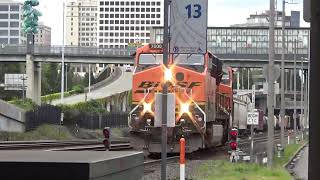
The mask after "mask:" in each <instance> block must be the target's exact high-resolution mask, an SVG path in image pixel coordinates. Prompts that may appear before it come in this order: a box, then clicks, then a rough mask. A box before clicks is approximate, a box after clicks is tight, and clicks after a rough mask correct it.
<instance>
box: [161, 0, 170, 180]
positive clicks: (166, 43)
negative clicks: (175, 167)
mask: <svg viewBox="0 0 320 180" xmlns="http://www.w3.org/2000/svg"><path fill="white" fill-rule="evenodd" d="M168 58H169V0H164V29H163V64H164V65H165V67H166V68H168ZM167 95H168V84H167V82H164V85H163V89H162V127H161V180H166V177H167V101H168V96H167Z"/></svg>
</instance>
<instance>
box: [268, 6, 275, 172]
mask: <svg viewBox="0 0 320 180" xmlns="http://www.w3.org/2000/svg"><path fill="white" fill-rule="evenodd" d="M274 4H275V2H274V0H270V22H269V26H270V27H269V72H268V74H269V78H268V100H267V101H268V151H267V156H268V167H271V166H272V161H273V151H274V139H273V138H274V137H273V136H274V126H273V125H274V81H275V79H274V74H273V68H274V14H275V8H274Z"/></svg>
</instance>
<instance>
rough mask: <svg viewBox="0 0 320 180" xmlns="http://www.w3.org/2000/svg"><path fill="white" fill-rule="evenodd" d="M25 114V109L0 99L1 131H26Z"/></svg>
mask: <svg viewBox="0 0 320 180" xmlns="http://www.w3.org/2000/svg"><path fill="white" fill-rule="evenodd" d="M25 114H26V112H25V111H24V110H23V109H20V108H18V107H16V106H14V105H12V104H10V103H7V102H5V101H3V100H0V131H9V132H24V131H25Z"/></svg>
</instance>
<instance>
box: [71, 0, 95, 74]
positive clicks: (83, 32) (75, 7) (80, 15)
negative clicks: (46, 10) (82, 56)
mask: <svg viewBox="0 0 320 180" xmlns="http://www.w3.org/2000/svg"><path fill="white" fill-rule="evenodd" d="M65 8H66V12H65V20H66V32H65V33H66V45H67V46H86V47H97V0H71V1H69V2H67V4H66V7H65ZM71 67H72V68H73V69H74V72H75V73H77V74H79V75H80V76H84V75H85V73H86V72H89V67H88V64H72V65H71ZM97 67H99V66H96V65H92V66H91V68H92V69H91V70H92V71H94V72H95V71H96V70H97Z"/></svg>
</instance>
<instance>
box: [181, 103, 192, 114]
mask: <svg viewBox="0 0 320 180" xmlns="http://www.w3.org/2000/svg"><path fill="white" fill-rule="evenodd" d="M189 107H190V104H188V103H181V105H180V113H182V114H183V113H189Z"/></svg>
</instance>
